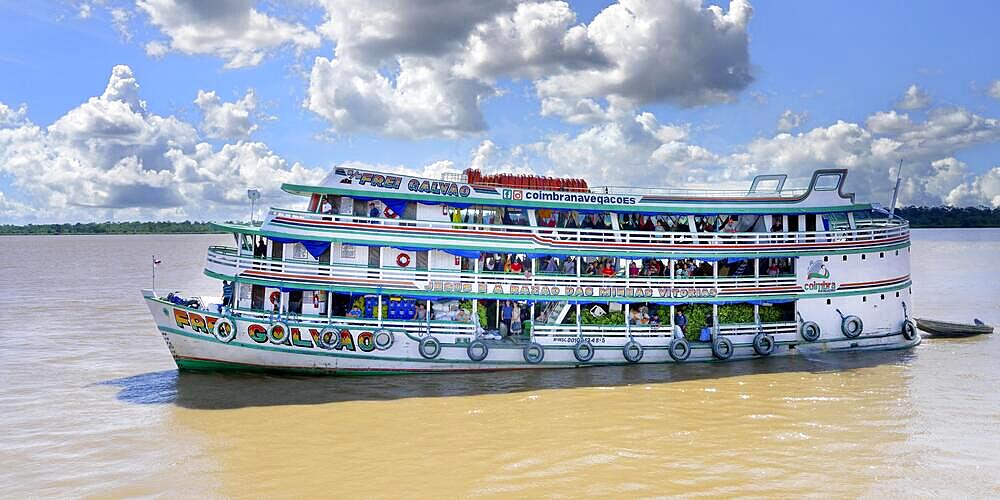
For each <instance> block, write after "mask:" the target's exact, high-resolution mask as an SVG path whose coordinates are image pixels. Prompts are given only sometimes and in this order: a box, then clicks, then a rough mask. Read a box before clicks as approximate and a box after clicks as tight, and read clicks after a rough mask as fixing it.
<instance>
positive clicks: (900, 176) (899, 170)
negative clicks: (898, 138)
mask: <svg viewBox="0 0 1000 500" xmlns="http://www.w3.org/2000/svg"><path fill="white" fill-rule="evenodd" d="M901 180H903V159H902V158H900V159H899V166H897V167H896V187H894V188H892V203H890V204H889V217H890V218H892V217H894V216H895V215H896V197H897V196H899V182H900V181H901Z"/></svg>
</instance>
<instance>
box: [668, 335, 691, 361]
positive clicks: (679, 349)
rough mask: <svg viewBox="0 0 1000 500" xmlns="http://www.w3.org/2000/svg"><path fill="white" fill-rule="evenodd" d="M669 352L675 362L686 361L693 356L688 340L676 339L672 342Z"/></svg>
mask: <svg viewBox="0 0 1000 500" xmlns="http://www.w3.org/2000/svg"><path fill="white" fill-rule="evenodd" d="M667 352H668V353H669V354H670V357H671V358H673V360H674V361H678V362H680V361H685V360H686V359H688V357H689V356H691V344H688V341H687V340H686V339H674V340H672V341H670V347H669V348H668V349H667Z"/></svg>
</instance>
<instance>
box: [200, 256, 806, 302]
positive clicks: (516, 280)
mask: <svg viewBox="0 0 1000 500" xmlns="http://www.w3.org/2000/svg"><path fill="white" fill-rule="evenodd" d="M206 261H207V262H206V266H205V268H206V269H207V270H209V271H212V272H215V273H217V274H222V275H226V276H239V275H240V274H241V273H242V272H244V271H268V272H272V273H279V274H286V275H288V278H289V280H290V281H294V277H293V276H292V275H298V276H304V277H308V278H312V277H334V276H336V277H337V279H338V281H342V282H348V281H350V280H351V279H357V280H380V281H385V282H391V281H396V282H406V283H409V284H410V285H411V287H412V288H411V289H415V290H424V289H427V288H428V287H429V286H430V284H431V282H441V283H447V284H449V285H453V284H455V283H459V284H463V285H465V284H468V285H478V284H482V283H490V284H492V283H498V282H502V283H505V284H510V285H529V286H540V287H542V286H549V287H553V286H559V287H567V286H571V287H584V288H588V287H589V288H602V287H630V288H667V287H673V288H716V289H719V290H722V289H730V288H751V287H753V288H757V287H776V286H794V285H795V282H796V281H795V276H794V275H783V276H778V277H771V276H758V277H754V276H736V277H729V276H726V277H718V278H716V277H711V276H697V277H688V276H683V277H682V276H675V277H673V278H670V277H669V276H630V277H627V276H624V275H615V276H613V277H604V276H580V277H577V276H575V275H552V274H530V275H529V274H524V273H491V272H485V273H484V272H479V273H477V272H474V271H460V270H433V269H428V270H424V269H408V268H400V269H394V268H375V267H367V266H359V265H356V264H339V263H335V264H322V263H318V262H310V261H304V260H299V259H280V260H279V259H268V258H259V257H253V256H251V255H240V253H239V251H238V250H237V249H235V248H230V247H222V246H212V247H209V249H208V255H207V258H206ZM380 286H384V285H380ZM595 297H596V296H595Z"/></svg>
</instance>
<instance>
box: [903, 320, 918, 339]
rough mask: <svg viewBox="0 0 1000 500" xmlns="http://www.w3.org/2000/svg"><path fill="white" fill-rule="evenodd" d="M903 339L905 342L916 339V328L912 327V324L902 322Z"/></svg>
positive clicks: (907, 321) (910, 322)
mask: <svg viewBox="0 0 1000 500" xmlns="http://www.w3.org/2000/svg"><path fill="white" fill-rule="evenodd" d="M903 338H904V339H906V340H913V339H915V338H917V327H916V326H914V325H913V322H912V321H910V320H906V321H904V322H903Z"/></svg>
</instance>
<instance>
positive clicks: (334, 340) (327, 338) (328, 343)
mask: <svg viewBox="0 0 1000 500" xmlns="http://www.w3.org/2000/svg"><path fill="white" fill-rule="evenodd" d="M316 343H317V344H318V345H319V346H320V347H321V348H323V349H330V350H332V349H336V348H338V347H340V329H339V328H334V327H332V326H328V327H326V328H323V329H322V330H320V331H319V336H317V337H316Z"/></svg>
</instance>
